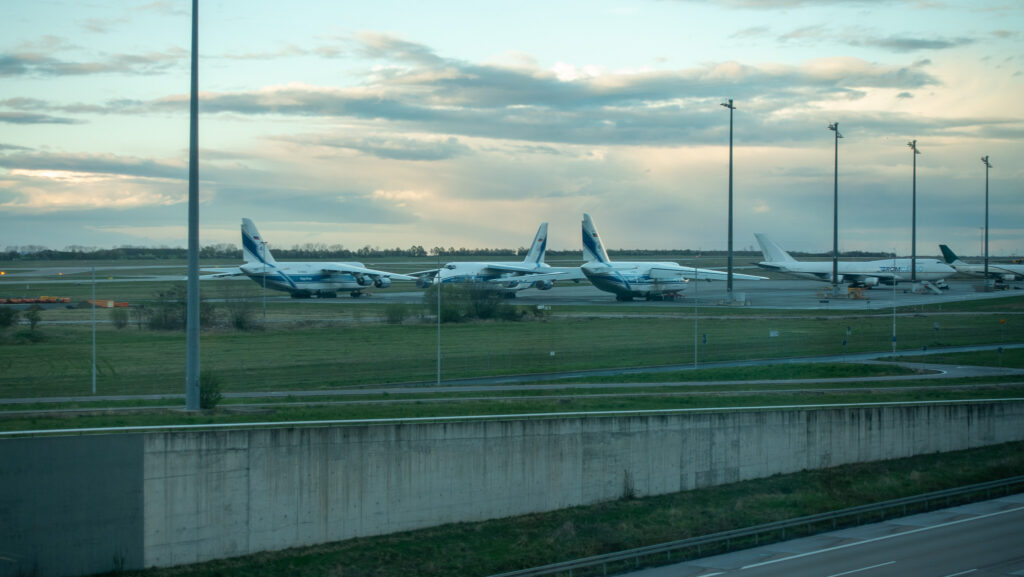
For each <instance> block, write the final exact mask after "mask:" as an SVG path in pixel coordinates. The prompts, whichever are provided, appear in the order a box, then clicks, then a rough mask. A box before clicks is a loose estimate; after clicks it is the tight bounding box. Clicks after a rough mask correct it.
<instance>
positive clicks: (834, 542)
mask: <svg viewBox="0 0 1024 577" xmlns="http://www.w3.org/2000/svg"><path fill="white" fill-rule="evenodd" d="M626 575H628V576H629V577H718V576H723V577H782V576H785V577H841V576H846V575H851V576H852V575H855V576H858V577H960V576H961V575H963V576H966V575H970V576H971V577H1008V576H1011V575H1016V576H1020V575H1024V495H1020V494H1018V495H1011V496H1008V497H1004V498H1000V499H993V500H991V501H984V502H980V503H972V504H969V505H963V506H959V507H952V508H949V509H943V510H940V511H933V512H930V513H922V514H919V515H913V516H909V517H903V518H898V519H892V520H889V521H884V522H881V523H875V524H871V525H863V526H860V527H854V528H850V529H843V530H840V531H833V532H830V533H823V534H820V535H815V536H813V537H806V538H802V539H794V540H791V541H784V542H781V543H775V544H772V545H766V546H763V547H757V548H754V549H747V550H743V551H737V552H735V553H728V554H725V555H718V556H715V557H707V558H704V559H698V560H694V561H690V562H687V563H680V564H677V565H668V566H664V567H657V568H652V569H646V570H642V571H636V572H632V573H628V574H626Z"/></svg>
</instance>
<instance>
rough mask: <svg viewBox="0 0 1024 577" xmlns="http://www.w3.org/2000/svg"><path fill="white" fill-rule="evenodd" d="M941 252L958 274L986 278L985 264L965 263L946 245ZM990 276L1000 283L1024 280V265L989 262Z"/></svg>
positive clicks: (941, 248) (940, 247) (941, 245)
mask: <svg viewBox="0 0 1024 577" xmlns="http://www.w3.org/2000/svg"><path fill="white" fill-rule="evenodd" d="M939 250H941V251H942V258H943V259H944V260H945V261H946V264H948V265H949V266H951V267H953V268H955V269H956V272H959V273H963V274H967V275H971V276H985V265H984V264H973V263H966V262H964V261H962V260H960V257H958V256H956V253H955V252H953V251H952V250H951V249H950V248H949V247H948V246H946V245H944V244H940V245H939ZM988 276H989V277H991V278H994V279H996V280H999V281H1013V280H1020V279H1022V278H1024V265H1020V264H1004V263H993V262H989V263H988Z"/></svg>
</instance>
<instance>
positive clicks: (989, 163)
mask: <svg viewBox="0 0 1024 577" xmlns="http://www.w3.org/2000/svg"><path fill="white" fill-rule="evenodd" d="M981 161H982V162H984V163H985V277H984V278H985V280H984V283H985V286H986V287H988V169H990V168H992V163H991V162H989V161H988V155H987V154H986V155H985V156H982V157H981Z"/></svg>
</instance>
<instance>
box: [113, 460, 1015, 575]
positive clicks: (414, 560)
mask: <svg viewBox="0 0 1024 577" xmlns="http://www.w3.org/2000/svg"><path fill="white" fill-rule="evenodd" d="M1021 474H1024V443H1009V444H1005V445H999V446H995V447H986V448H981V449H973V450H970V451H959V452H954V453H943V454H936V455H925V456H919V457H913V458H908V459H899V460H894V461H885V462H878V463H867V464H858V465H847V466H842V467H835V468H831V469H825V470H821V471H805V472H801V473H795V474H791V475H777V476H774V477H770V478H768V479H760V480H754V481H746V482H742V483H734V484H730V485H724V486H720V487H711V488H707V489H698V490H694V491H686V492H682V493H675V494H672V495H664V496H657V497H646V498H639V499H629V498H623V499H620V500H618V501H613V502H607V503H601V504H598V505H594V506H591V507H575V508H572V509H565V510H561V511H555V512H551V513H542V514H535V515H526V516H521V517H513V518H509V519H500V520H494V521H487V522H483V523H460V524H454V525H445V526H441V527H437V528H432V529H425V530H421V531H411V532H406V533H399V534H394V535H387V536H382V537H373V538H364V539H351V540H348V541H342V542H339V543H333V544H328V545H321V546H316V547H307V548H302V549H291V550H287V551H281V552H273V553H261V554H257V555H250V556H246V557H239V558H234V559H227V560H221V561H213V562H209V563H203V564H198V565H190V566H184V567H177V568H169V569H159V570H155V569H154V570H147V571H138V572H128V573H127V574H128V575H135V576H138V577H175V576H179V575H191V576H196V577H205V576H211V577H212V576H219V577H233V576H236V575H237V576H243V575H244V576H262V575H266V576H275V577H276V576H279V575H303V576H309V577H317V576H337V575H344V576H345V577H370V576H372V577H392V576H393V577H407V576H408V575H418V576H421V577H432V576H439V577H440V576H444V577H457V576H474V577H477V576H481V575H490V574H494V573H499V572H503V571H511V570H515V569H521V568H526V567H535V566H539V565H544V564H547V563H552V562H556V561H562V560H568V559H576V558H581V557H587V556H591V555H597V554H600V553H608V552H612V551H619V550H623V549H629V548H633V547H640V546H644V545H652V544H655V543H664V542H668V541H674V540H678V539H685V538H688V537H694V536H699V535H707V534H710V533H715V532H719V531H726V530H730V529H738V528H742V527H749V526H752V525H757V524H761V523H767V522H770V521H778V520H784V519H790V518H793V517H799V516H803V515H810V514H814V513H821V512H826V511H832V510H836V509H842V508H846V507H852V506H855V505H862V504H868V503H874V502H878V501H885V500H888V499H895V498H898V497H905V496H909V495H916V494H920V493H927V492H931V491H938V490H942V489H948V488H953V487H959V486H963V485H969V484H972V483H979V482H983V481H989V480H996V479H1001V478H1006V477H1012V476H1015V475H1021Z"/></svg>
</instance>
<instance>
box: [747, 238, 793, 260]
mask: <svg viewBox="0 0 1024 577" xmlns="http://www.w3.org/2000/svg"><path fill="white" fill-rule="evenodd" d="M754 236H755V237H756V238H757V244H759V245H761V254H763V255H764V260H765V261H766V262H796V259H795V258H793V257H791V256H789V253H788V252H786V251H784V250H782V247H781V246H779V245H777V244H775V242H774V241H772V240H771V239H770V238H768V237H767V236H765V235H763V234H761V233H755V234H754Z"/></svg>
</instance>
